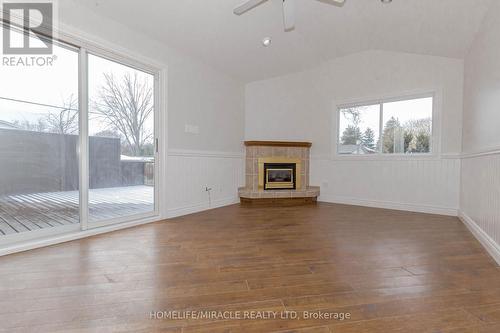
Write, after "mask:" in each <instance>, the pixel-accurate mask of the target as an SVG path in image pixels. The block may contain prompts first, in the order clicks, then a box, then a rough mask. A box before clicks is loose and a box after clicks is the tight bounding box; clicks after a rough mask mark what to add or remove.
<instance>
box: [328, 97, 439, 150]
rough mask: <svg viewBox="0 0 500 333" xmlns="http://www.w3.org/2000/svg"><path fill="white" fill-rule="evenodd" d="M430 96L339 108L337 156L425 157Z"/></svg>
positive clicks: (429, 135)
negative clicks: (389, 155) (407, 155)
mask: <svg viewBox="0 0 500 333" xmlns="http://www.w3.org/2000/svg"><path fill="white" fill-rule="evenodd" d="M433 105H434V98H433V97H432V96H427V97H421V98H411V99H400V100H390V101H382V102H378V103H374V104H365V105H359V104H358V105H346V106H342V107H340V108H339V110H338V112H339V118H338V119H339V127H338V129H339V131H338V144H337V153H338V154H339V155H373V154H427V153H430V152H431V146H432V114H433Z"/></svg>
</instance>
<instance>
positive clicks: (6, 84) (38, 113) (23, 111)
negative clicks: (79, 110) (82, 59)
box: [0, 31, 154, 135]
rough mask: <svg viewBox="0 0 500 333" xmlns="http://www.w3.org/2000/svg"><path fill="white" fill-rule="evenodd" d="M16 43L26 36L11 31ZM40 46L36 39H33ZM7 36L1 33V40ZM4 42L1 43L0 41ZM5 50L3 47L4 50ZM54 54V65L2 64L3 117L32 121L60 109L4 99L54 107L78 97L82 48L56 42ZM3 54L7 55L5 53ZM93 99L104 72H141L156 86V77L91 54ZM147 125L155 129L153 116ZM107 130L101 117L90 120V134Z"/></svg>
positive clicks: (0, 111)
mask: <svg viewBox="0 0 500 333" xmlns="http://www.w3.org/2000/svg"><path fill="white" fill-rule="evenodd" d="M11 38H12V40H13V44H16V41H17V43H19V41H20V40H22V35H21V34H20V33H18V32H15V31H11ZM31 40H32V41H33V42H34V43H35V44H31V45H34V46H36V43H40V42H39V41H36V38H32V39H31ZM1 42H3V36H2V34H1V33H0V43H1ZM0 45H1V44H0ZM1 52H3V51H2V49H1V48H0V53H1ZM53 54H54V55H55V56H56V57H57V59H56V60H55V61H54V63H53V66H41V67H36V66H33V67H25V66H16V67H9V66H5V65H3V63H0V120H5V121H8V122H13V121H16V120H18V121H29V122H36V121H37V120H38V119H40V118H42V119H43V118H45V117H46V116H47V114H49V113H51V112H52V113H54V112H58V110H59V109H57V108H52V107H44V106H38V105H31V104H26V103H19V102H13V101H7V100H4V99H2V98H11V99H17V100H25V101H30V102H36V103H41V104H48V105H53V106H63V105H64V102H65V101H68V100H69V99H70V97H71V96H74V97H75V98H77V97H78V51H77V50H74V49H72V48H70V47H63V46H58V45H57V44H54V49H53ZM1 56H2V57H3V54H1ZM88 65H89V77H88V80H89V98H95V97H96V96H97V91H98V89H99V87H100V86H101V84H102V82H103V81H102V78H103V74H104V73H110V72H112V73H113V75H114V76H115V77H121V76H122V75H124V74H125V73H127V72H128V73H131V74H132V73H134V72H137V73H138V74H139V76H140V78H141V79H143V80H148V81H149V82H150V84H151V86H153V84H154V77H153V76H152V75H150V74H148V73H144V72H142V71H139V70H136V69H133V68H131V67H128V66H124V65H122V64H118V63H116V62H112V61H110V60H107V59H104V58H101V57H98V56H94V55H89V59H88ZM147 128H148V130H149V131H152V130H153V128H154V120H153V117H151V119H150V121H148V124H147ZM104 129H106V126H105V124H103V122H102V121H101V120H97V119H90V120H89V134H90V135H93V134H95V133H98V132H100V131H102V130H104Z"/></svg>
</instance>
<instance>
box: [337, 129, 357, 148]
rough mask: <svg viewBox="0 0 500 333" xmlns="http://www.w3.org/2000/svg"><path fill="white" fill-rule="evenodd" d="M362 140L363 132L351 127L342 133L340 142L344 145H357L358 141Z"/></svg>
mask: <svg viewBox="0 0 500 333" xmlns="http://www.w3.org/2000/svg"><path fill="white" fill-rule="evenodd" d="M360 139H361V132H360V130H359V128H358V127H355V126H352V125H349V126H347V128H346V129H345V130H344V132H343V133H342V137H341V138H340V141H341V142H342V145H357V144H358V140H360Z"/></svg>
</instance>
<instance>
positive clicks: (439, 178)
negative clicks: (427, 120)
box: [311, 156, 460, 216]
mask: <svg viewBox="0 0 500 333" xmlns="http://www.w3.org/2000/svg"><path fill="white" fill-rule="evenodd" d="M459 183H460V157H459V156H454V157H450V158H394V159H373V158H367V159H366V160H363V159H361V158H345V159H342V158H339V159H327V158H314V157H313V158H312V160H311V184H312V185H320V186H321V196H320V198H319V201H323V202H333V203H342V204H350V205H360V206H369V207H378V208H387V209H397V210H407V211H415V212H424V213H433V214H442V215H452V216H457V214H458V206H459V197H460V185H459Z"/></svg>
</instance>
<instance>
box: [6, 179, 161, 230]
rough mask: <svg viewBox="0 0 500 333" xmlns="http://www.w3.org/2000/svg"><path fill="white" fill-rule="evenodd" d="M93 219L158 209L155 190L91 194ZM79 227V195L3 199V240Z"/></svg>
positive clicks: (120, 189) (138, 188)
mask: <svg viewBox="0 0 500 333" xmlns="http://www.w3.org/2000/svg"><path fill="white" fill-rule="evenodd" d="M89 198H90V202H89V216H90V220H91V221H100V220H106V219H112V218H117V217H121V216H127V215H134V214H140V213H145V212H149V211H152V210H153V209H154V189H153V187H150V186H128V187H116V188H105V189H93V190H90V191H89ZM75 223H79V195H78V191H70V192H52V193H32V194H23V195H13V196H4V197H0V237H1V236H3V235H10V234H16V233H20V232H26V231H32V230H38V229H44V228H51V227H57V226H62V225H68V224H75Z"/></svg>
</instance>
